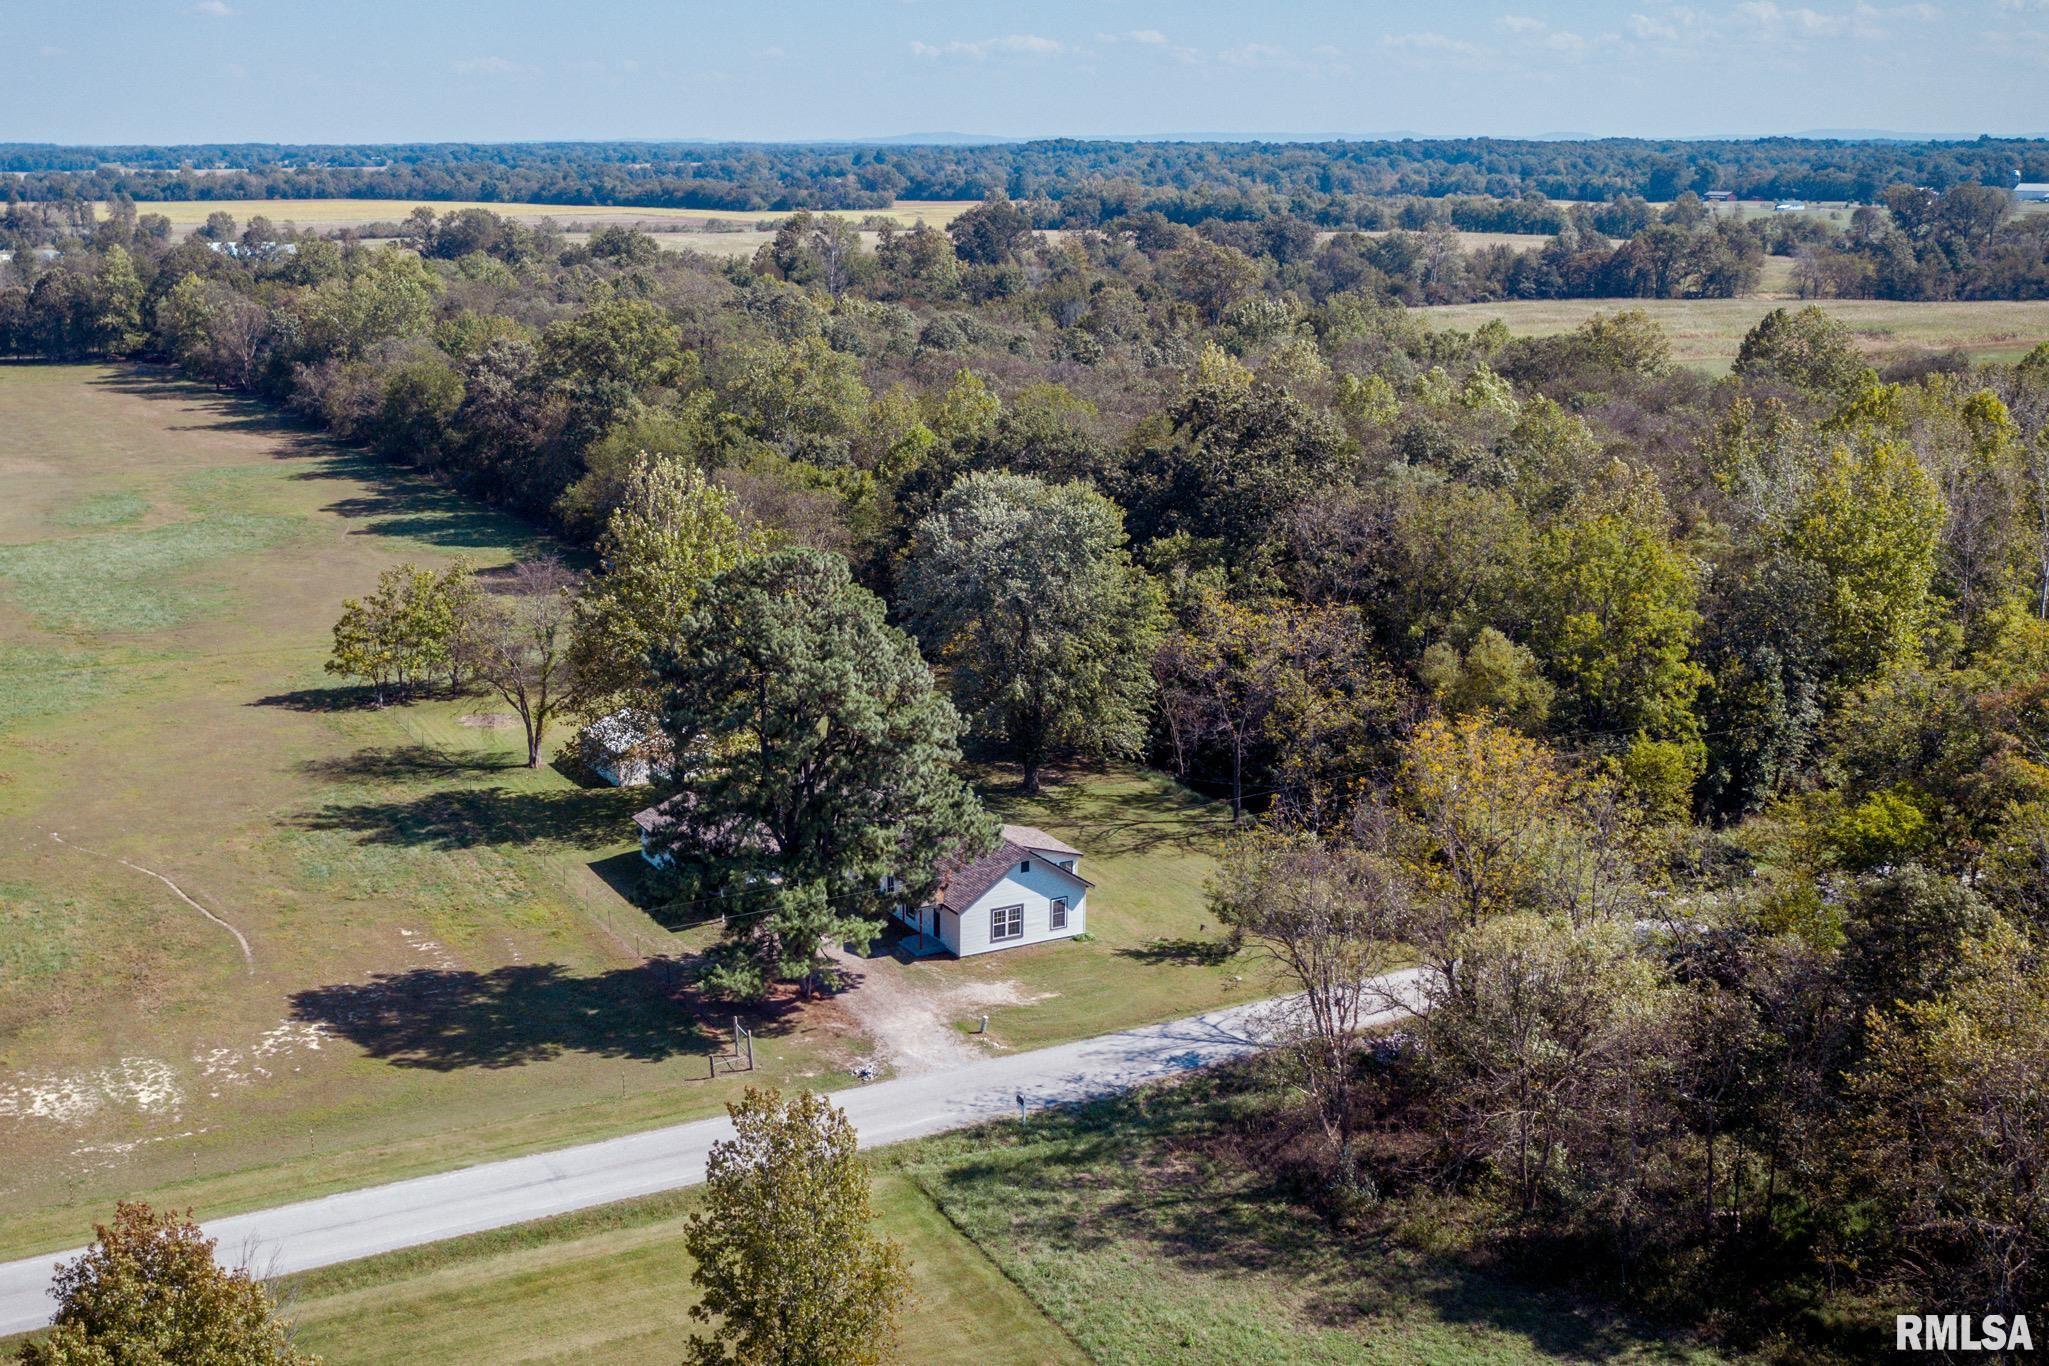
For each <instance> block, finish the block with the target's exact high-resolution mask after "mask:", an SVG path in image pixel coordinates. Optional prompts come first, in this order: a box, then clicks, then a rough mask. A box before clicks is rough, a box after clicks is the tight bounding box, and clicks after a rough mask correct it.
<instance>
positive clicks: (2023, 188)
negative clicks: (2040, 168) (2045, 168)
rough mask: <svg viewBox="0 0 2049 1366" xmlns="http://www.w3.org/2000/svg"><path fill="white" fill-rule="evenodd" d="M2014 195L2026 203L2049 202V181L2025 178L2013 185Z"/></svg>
mask: <svg viewBox="0 0 2049 1366" xmlns="http://www.w3.org/2000/svg"><path fill="white" fill-rule="evenodd" d="M2013 197H2014V198H2015V199H2018V200H2020V201H2021V202H2022V203H2024V204H2041V203H2049V181H2042V180H2023V181H2022V182H2020V184H2018V185H2016V186H2014V187H2013Z"/></svg>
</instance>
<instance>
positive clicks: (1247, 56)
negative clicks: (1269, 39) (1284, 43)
mask: <svg viewBox="0 0 2049 1366" xmlns="http://www.w3.org/2000/svg"><path fill="white" fill-rule="evenodd" d="M1217 60H1218V61H1220V62H1224V63H1226V64H1227V65H1230V66H1280V65H1282V64H1284V63H1286V62H1287V61H1289V60H1290V59H1289V57H1288V50H1287V49H1286V48H1284V47H1275V46H1274V45H1273V44H1272V43H1243V44H1241V45H1239V46H1237V47H1232V48H1226V49H1224V50H1223V51H1222V52H1219V53H1218V54H1217Z"/></svg>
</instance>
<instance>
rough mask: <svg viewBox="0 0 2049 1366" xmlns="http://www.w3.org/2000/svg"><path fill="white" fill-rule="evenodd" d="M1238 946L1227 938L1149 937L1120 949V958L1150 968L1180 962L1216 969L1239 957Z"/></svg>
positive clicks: (1118, 953)
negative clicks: (1128, 959) (1141, 942)
mask: <svg viewBox="0 0 2049 1366" xmlns="http://www.w3.org/2000/svg"><path fill="white" fill-rule="evenodd" d="M1237 953H1238V949H1237V947H1236V946H1235V945H1233V944H1232V943H1231V941H1230V940H1228V939H1193V938H1189V939H1148V940H1146V941H1145V943H1143V944H1140V945H1139V946H1138V947H1137V948H1132V949H1118V950H1117V956H1118V957H1119V958H1131V959H1136V960H1137V961H1138V962H1141V963H1144V964H1146V965H1147V966H1149V967H1161V966H1165V965H1167V964H1170V963H1178V964H1182V965H1185V966H1191V967H1205V968H1214V967H1218V966H1221V965H1222V964H1225V963H1228V962H1230V961H1231V959H1232V958H1234V957H1236V956H1237Z"/></svg>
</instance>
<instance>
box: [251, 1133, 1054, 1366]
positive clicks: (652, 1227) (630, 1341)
mask: <svg viewBox="0 0 2049 1366" xmlns="http://www.w3.org/2000/svg"><path fill="white" fill-rule="evenodd" d="M698 1198H699V1197H698V1193H697V1192H695V1191H687V1192H682V1193H679V1194H677V1195H672V1196H660V1197H656V1198H654V1199H650V1200H641V1201H634V1202H631V1203H629V1204H625V1205H616V1206H610V1207H607V1208H605V1209H601V1210H593V1211H590V1212H589V1213H586V1214H577V1215H569V1216H566V1217H564V1218H561V1219H553V1220H548V1221H545V1222H543V1223H540V1224H531V1225H525V1226H522V1227H520V1228H515V1229H506V1230H503V1231H502V1232H499V1233H490V1234H482V1235H478V1236H477V1237H473V1238H464V1239H459V1240H457V1241H455V1242H452V1243H441V1244H436V1245H434V1246H432V1247H427V1248H422V1249H418V1250H417V1251H415V1252H409V1253H400V1254H396V1255H394V1256H390V1257H380V1258H374V1259H372V1260H370V1261H366V1262H357V1263H352V1264H349V1265H346V1266H339V1267H333V1268H330V1269H328V1270H324V1271H316V1272H311V1273H308V1274H306V1275H303V1276H299V1277H295V1278H293V1279H292V1280H291V1281H290V1282H289V1283H288V1286H287V1288H286V1292H285V1293H286V1295H287V1297H288V1299H289V1303H290V1312H291V1315H292V1318H293V1321H294V1323H295V1324H296V1325H297V1328H298V1341H299V1342H300V1343H301V1344H302V1345H303V1346H305V1347H306V1348H308V1349H310V1350H312V1351H315V1352H318V1353H319V1354H320V1355H321V1356H322V1357H324V1358H325V1359H326V1360H327V1361H328V1362H329V1363H330V1366H375V1364H378V1363H391V1364H392V1366H399V1364H400V1363H406V1362H415V1361H434V1362H448V1363H466V1362H474V1363H478V1366H486V1364H487V1363H490V1364H495V1363H499V1362H545V1361H563V1362H567V1361H579V1362H581V1361H619V1362H627V1361H661V1360H672V1359H674V1357H675V1355H676V1348H677V1344H678V1342H679V1341H680V1339H682V1338H684V1337H686V1336H688V1335H689V1334H690V1333H691V1331H692V1330H693V1328H694V1327H696V1325H694V1324H693V1323H692V1322H691V1320H690V1316H689V1315H690V1306H691V1305H692V1304H694V1303H695V1302H696V1300H697V1296H696V1293H695V1291H694V1289H693V1287H692V1286H691V1284H690V1268H691V1265H692V1263H691V1261H690V1257H689V1255H688V1253H686V1252H685V1251H684V1246H683V1217H684V1215H685V1214H687V1213H688V1212H689V1211H690V1210H691V1209H693V1208H695V1207H696V1205H697V1203H698ZM875 1204H876V1212H877V1214H878V1216H879V1219H880V1222H881V1226H882V1227H883V1228H884V1229H885V1230H887V1232H888V1233H889V1234H890V1235H891V1236H892V1237H894V1238H897V1239H898V1240H900V1241H901V1242H902V1243H903V1244H904V1246H905V1248H906V1249H907V1250H908V1251H909V1253H910V1256H911V1260H912V1276H913V1281H914V1291H913V1298H912V1301H911V1305H910V1308H909V1312H908V1313H907V1315H906V1319H905V1324H904V1329H905V1332H904V1343H903V1346H904V1356H905V1359H907V1360H910V1361H924V1362H935V1363H938V1362H956V1361H986V1362H993V1363H1002V1362H1016V1363H1019V1366H1024V1364H1025V1363H1037V1362H1047V1363H1053V1362H1069V1361H1081V1360H1085V1358H1083V1357H1082V1356H1081V1354H1080V1353H1078V1352H1077V1351H1075V1349H1074V1347H1073V1344H1071V1343H1070V1342H1068V1341H1067V1339H1066V1338H1065V1336H1064V1335H1063V1334H1062V1333H1061V1331H1060V1329H1059V1328H1058V1326H1057V1325H1055V1324H1054V1323H1053V1322H1052V1321H1051V1320H1049V1319H1048V1318H1047V1317H1046V1316H1045V1315H1044V1314H1043V1313H1041V1312H1040V1311H1039V1309H1038V1308H1037V1307H1036V1306H1035V1305H1033V1304H1032V1302H1031V1301H1030V1300H1029V1299H1027V1298H1026V1297H1025V1296H1024V1295H1023V1294H1021V1293H1020V1292H1019V1291H1018V1289H1017V1287H1015V1286H1013V1285H1012V1284H1010V1282H1009V1281H1008V1280H1006V1279H1005V1278H1004V1276H1003V1273H1002V1272H1001V1271H1000V1270H999V1269H998V1268H997V1267H996V1265H995V1264H994V1263H992V1262H991V1261H990V1260H989V1259H988V1258H987V1257H986V1256H984V1255H983V1254H982V1253H981V1251H980V1250H979V1249H978V1248H976V1247H975V1246H974V1244H972V1243H970V1242H968V1241H967V1240H966V1239H965V1238H963V1237H962V1236H961V1235H960V1233H959V1232H958V1231H957V1230H955V1229H954V1228H953V1227H952V1226H951V1225H950V1224H948V1223H947V1221H946V1218H945V1216H944V1215H942V1214H941V1213H940V1212H939V1210H938V1208H937V1207H936V1206H934V1205H933V1203H932V1201H931V1200H930V1198H929V1197H927V1196H926V1195H925V1193H924V1191H923V1190H921V1189H920V1188H919V1187H918V1186H917V1185H916V1184H915V1183H914V1182H911V1181H908V1180H906V1179H904V1178H902V1177H900V1176H897V1175H894V1174H891V1173H884V1174H883V1175H882V1177H881V1179H880V1180H878V1181H877V1183H876V1188H875Z"/></svg>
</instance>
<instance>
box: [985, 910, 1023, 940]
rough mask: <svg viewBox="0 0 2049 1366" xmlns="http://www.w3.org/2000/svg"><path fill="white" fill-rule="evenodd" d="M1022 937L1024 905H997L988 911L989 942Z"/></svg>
mask: <svg viewBox="0 0 2049 1366" xmlns="http://www.w3.org/2000/svg"><path fill="white" fill-rule="evenodd" d="M1022 938H1024V907H1022V906H998V907H997V908H996V909H994V910H992V911H990V912H989V942H990V943H992V944H994V943H997V942H998V941H1000V940H1004V939H1022Z"/></svg>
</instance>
